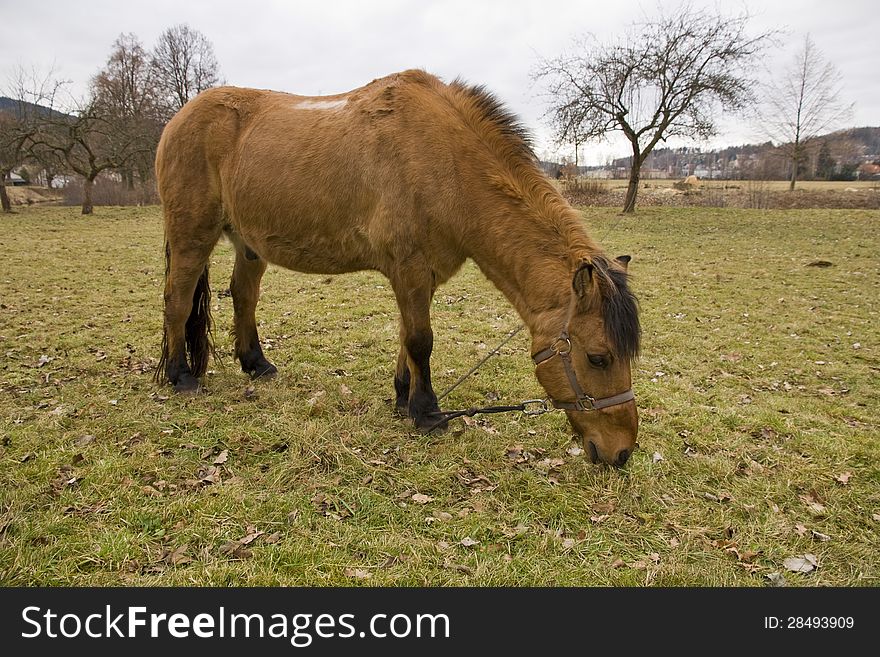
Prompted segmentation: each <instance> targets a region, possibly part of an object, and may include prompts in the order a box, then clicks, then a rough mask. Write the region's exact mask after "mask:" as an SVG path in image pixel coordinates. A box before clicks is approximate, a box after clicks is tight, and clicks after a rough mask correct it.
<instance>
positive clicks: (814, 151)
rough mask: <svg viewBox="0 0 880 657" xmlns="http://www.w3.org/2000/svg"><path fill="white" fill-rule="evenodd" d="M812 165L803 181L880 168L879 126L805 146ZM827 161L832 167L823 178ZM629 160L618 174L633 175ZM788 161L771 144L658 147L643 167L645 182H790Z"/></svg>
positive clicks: (619, 162)
mask: <svg viewBox="0 0 880 657" xmlns="http://www.w3.org/2000/svg"><path fill="white" fill-rule="evenodd" d="M805 146H806V149H807V161H806V162H804V163H803V165H802V172H801V174H799V177H800V178H801V179H803V180H810V179H812V178H826V177H830V178H832V179H839V180H851V179H854V178H855V177H856V175H857V171H858V170H859V168H860V167H862V166H863V165H866V164H871V163H874V164H880V127H861V128H847V129H845V130H838V131H836V132H831V133H828V134H825V135H821V136H819V137H814V138H813V139H810V140H808V141H807V142H805ZM823 158H824V159H825V165H824V166H826V167H828V168H827V169H825V170H824V171H825V173H824V174H823V173H822V171H823V169H822V167H823ZM829 163H830V164H829ZM629 165H630V158H628V157H624V158H618V159H616V160H614V161H613V163H612V165H611V166H612V168H613V169H614V170H625V171H627V172H628V171H629ZM788 167H789V162H788V161H787V160H786V159H785V158H784V157H782V156H781V154H780V148H779V147H777V146H775V145H774V144H773V143H772V142H769V141H768V142H765V143H763V144H744V145H741V146H728V147H725V148H719V149H712V150H702V149H700V148H694V147H684V148H655V149H654V150H653V151H652V152H651V154H650V155H649V156H648V158H647V159H646V160H645V164H644V165H643V167H642V174H643V175H642V177H643V178H650V177H660V176H668V177H670V178H673V177H683V176H686V175H689V174H694V175H696V176H698V177H700V178H714V177H719V178H736V177H744V178H755V177H758V178H764V179H776V178H787V177H788V175H789V172H788Z"/></svg>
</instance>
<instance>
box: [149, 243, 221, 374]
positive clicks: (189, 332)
mask: <svg viewBox="0 0 880 657" xmlns="http://www.w3.org/2000/svg"><path fill="white" fill-rule="evenodd" d="M170 271H171V247H170V246H169V244H168V240H167V239H166V240H165V282H166V284H167V282H168V274H169V273H170ZM212 326H213V322H212V319H211V286H210V284H209V280H208V265H205V268H204V270H203V271H202V274H201V276H199V280H198V282H197V283H196V288H195V290H194V291H193V303H192V310H190V313H189V317H188V318H187V320H186V328H185V329H184V339H185V341H186V348H187V351H188V352H189V359H190V369H191V371H192V375H193V376H194V377H196V378H199V377H201V376H202V375H204V374H205V372H206V371H207V370H208V357H209V356H210V355H212V354H213V355H214V356H215V357H216V356H217V353H216V351H215V349H214V334H213V330H212ZM168 349H169V345H168V327H167V326H165V327H163V329H162V353H161V355H160V356H159V363H158V364H157V365H156V372H155V375H154V377H153V378H154V379H155V380H156V382H157V383H161V382H162V380H163V376H164V374H165V367H166V365H167V364H168V359H169V357H170V355H171V354H169V353H168Z"/></svg>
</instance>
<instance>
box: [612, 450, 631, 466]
mask: <svg viewBox="0 0 880 657" xmlns="http://www.w3.org/2000/svg"><path fill="white" fill-rule="evenodd" d="M629 454H630V452H629V450H628V449H622V450H620V451H619V452H617V458H616V459H614V465H617V466H621V465H623V464H624V463H626V460H627V459H628V458H629Z"/></svg>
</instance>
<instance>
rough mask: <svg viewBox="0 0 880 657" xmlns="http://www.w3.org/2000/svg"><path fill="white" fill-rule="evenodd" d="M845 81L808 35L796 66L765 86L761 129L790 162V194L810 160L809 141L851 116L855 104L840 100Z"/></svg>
mask: <svg viewBox="0 0 880 657" xmlns="http://www.w3.org/2000/svg"><path fill="white" fill-rule="evenodd" d="M842 79H843V78H842V76H841V74H840V72H839V71H838V70H837V69H836V68H835V66H834V65H833V64H832V63H831V62H828V61H826V60H825V58H824V57H823V56H822V53H821V51H820V50H819V49H818V48H817V47H816V44H815V43H813V40H812V39H811V38H810V35H809V34H808V35H807V36H806V37H805V38H804V45H803V48H801V49H800V50H799V51H798V53H797V55H796V56H795V59H794V62H793V63H792V64H791V65H790V66H789V67H788V68H787V69H785V71H784V72H783V73H782V75H781V76H780V77H778V78H777V79H774V80H772V81H771V82H769V83H767V84H766V85H764V93H763V96H764V97H765V98H766V101H765V102H764V103H763V104H762V106H761V107H759V109H758V125H759V129H760V130H761V131H762V132H764V133H765V134H766V135H767V136H768V137H769V138H770V139H772V140H773V141H775V142H776V143H777V144H778V145H779V150H780V152H781V153H782V154H783V156H784V157H785V158H786V160H787V161H788V162H789V165H790V167H791V173H790V178H789V180H790V181H791V182H790V184H789V189H791V190H793V189H794V187H795V183H796V182H797V179H798V173H799V171H798V170H799V169H800V167H801V166H802V164H803V163H804V162H805V160H806V159H807V148H808V145H809V140H811V139H813V138H815V137H818V136H819V135H821V134H823V133H825V132H828V131H829V130H830V129H832V128H833V127H834V126H835V125H836V124H839V123H840V122H842V121H844V120H846V119H848V118H849V117H850V116H851V115H852V111H853V104H847V103H845V102H844V101H843V100H842V97H841V90H842Z"/></svg>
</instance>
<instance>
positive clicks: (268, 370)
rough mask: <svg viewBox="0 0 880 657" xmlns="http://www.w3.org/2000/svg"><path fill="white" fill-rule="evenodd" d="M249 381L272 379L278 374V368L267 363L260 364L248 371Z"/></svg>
mask: <svg viewBox="0 0 880 657" xmlns="http://www.w3.org/2000/svg"><path fill="white" fill-rule="evenodd" d="M248 374H249V375H250V377H251V379H274V378H275V376H276V375H277V374H278V368H277V367H275V366H274V365H273V364H272V363H270V362H269V361H266V362H265V363H262V364H260V365H258V366H257V367H255V368H254V369H252V370H249V371H248Z"/></svg>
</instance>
